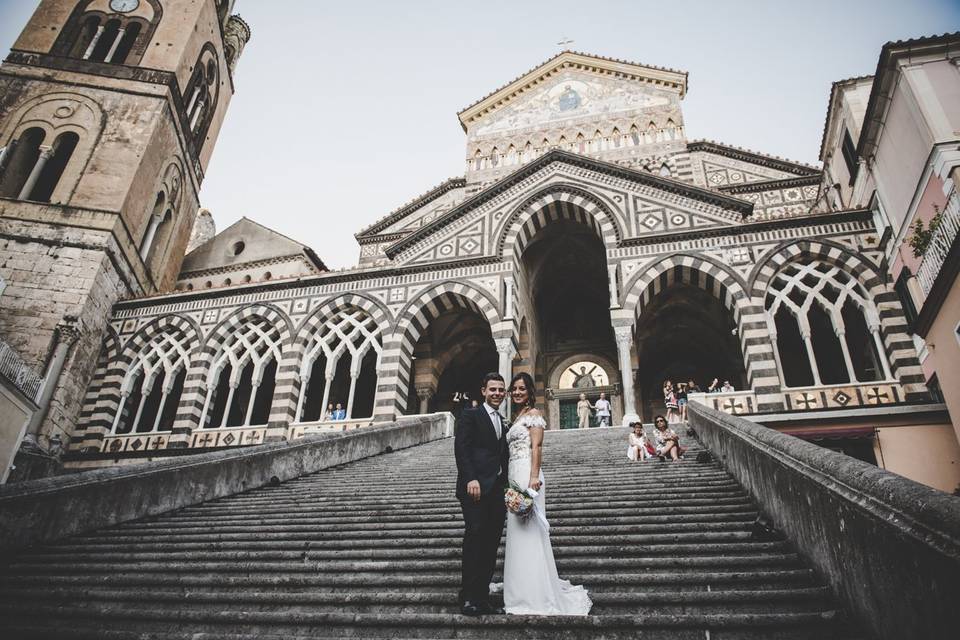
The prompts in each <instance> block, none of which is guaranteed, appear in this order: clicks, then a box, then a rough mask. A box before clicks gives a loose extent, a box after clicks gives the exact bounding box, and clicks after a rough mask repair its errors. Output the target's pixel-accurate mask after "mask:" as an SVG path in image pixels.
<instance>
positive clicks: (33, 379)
mask: <svg viewBox="0 0 960 640" xmlns="http://www.w3.org/2000/svg"><path fill="white" fill-rule="evenodd" d="M0 376H3V377H4V378H6V379H7V380H9V381H10V383H11V384H12V385H13V386H14V387H16V388H17V389H19V390H20V392H21V393H22V394H23V395H25V396H27V398H29V399H30V400H31V401H32V402H34V403H36V402H37V399H38V398H39V397H40V389H41V388H42V387H43V376H41V375H40V374H39V373H37V372H36V371H34V370H33V369H32V368H30V367H29V366H28V365H27V363H26V362H24V361H23V359H22V358H21V357H20V354H18V353H17V352H16V351H14V349H13V347H11V346H10V345H8V344H7V343H6V342H4V341H2V340H0Z"/></svg>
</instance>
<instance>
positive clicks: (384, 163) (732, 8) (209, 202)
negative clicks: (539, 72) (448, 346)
mask: <svg viewBox="0 0 960 640" xmlns="http://www.w3.org/2000/svg"><path fill="white" fill-rule="evenodd" d="M36 4H37V2H36V0H0V49H2V50H3V51H4V52H5V51H6V50H8V49H9V47H10V45H11V44H12V43H13V41H14V40H15V38H16V36H17V34H18V33H19V31H20V29H21V28H22V26H23V25H24V24H25V23H26V20H27V18H28V17H29V15H30V14H31V13H32V11H33V8H34V7H35V6H36ZM235 11H236V12H237V13H239V14H240V15H242V16H243V18H244V19H245V20H246V21H247V22H248V23H249V24H250V26H251V29H252V31H253V37H252V39H251V41H250V43H249V44H248V45H247V47H246V50H245V51H244V53H243V56H242V57H241V59H240V62H239V66H238V68H237V74H236V77H235V81H236V93H235V94H234V96H233V102H232V104H231V106H230V110H229V112H228V113H227V118H226V122H225V124H224V126H223V128H222V129H221V131H220V138H219V140H218V142H217V146H216V150H215V152H214V154H213V159H212V162H211V165H210V168H209V170H208V172H207V176H206V180H205V182H204V184H203V189H202V192H201V202H202V203H203V206H205V207H207V208H209V209H210V210H211V211H212V212H213V216H214V219H215V220H216V223H217V228H218V229H224V228H226V227H227V226H228V225H230V224H231V223H233V222H234V221H236V220H237V219H238V218H240V217H241V216H247V217H249V218H252V219H254V220H256V221H258V222H260V223H262V224H265V225H267V226H269V227H272V228H274V229H276V230H277V231H279V232H281V233H284V234H286V235H288V236H290V237H292V238H294V239H296V240H299V241H300V242H303V243H305V244H307V245H310V246H311V247H313V249H314V250H315V251H316V252H317V254H318V255H320V257H321V258H323V260H324V261H325V262H326V263H327V265H328V266H330V267H331V268H338V267H347V266H351V265H354V264H356V261H357V258H358V255H359V247H358V246H357V244H356V242H355V240H354V239H353V234H354V233H355V232H356V231H359V230H360V229H361V228H363V227H364V226H366V225H368V224H369V223H371V222H373V221H374V220H376V219H377V218H380V217H381V216H383V215H385V214H387V213H388V212H390V211H391V210H393V209H395V208H397V207H399V206H400V205H402V204H404V203H406V202H408V201H409V200H411V199H412V198H414V197H415V196H417V195H418V194H421V193H423V192H425V191H427V190H428V189H430V188H431V187H432V186H434V185H436V184H439V183H440V182H442V181H444V180H446V179H447V178H449V177H452V176H455V175H462V174H463V169H464V155H465V151H464V144H465V138H464V133H463V130H462V129H461V128H460V124H459V122H458V121H457V116H456V113H457V111H459V110H460V109H462V108H463V107H466V106H467V105H469V104H471V103H472V102H474V101H475V100H477V99H479V98H481V97H483V96H485V95H486V94H487V93H489V92H491V91H493V90H494V89H496V88H498V87H500V86H501V85H503V84H505V83H507V82H509V81H510V80H512V79H514V78H516V77H517V76H519V75H521V74H523V73H524V72H526V71H527V70H529V69H531V68H533V67H535V66H537V65H539V64H540V63H541V62H543V61H545V60H547V59H548V58H550V57H552V56H553V55H555V54H556V53H558V52H559V51H560V49H561V47H559V46H557V45H556V44H555V43H557V42H558V41H560V40H561V39H562V38H563V37H564V36H566V37H568V38H570V39H572V40H574V43H573V44H572V45H570V48H571V49H573V50H576V51H582V52H585V53H592V54H597V55H602V56H607V57H613V58H622V59H625V60H629V61H634V62H640V63H644V64H651V65H656V66H663V67H670V68H673V69H679V70H683V71H688V72H689V74H690V75H689V92H688V94H687V96H686V98H685V99H684V101H683V103H682V106H683V110H684V119H685V125H686V132H687V136H688V138H689V139H691V140H692V139H700V138H706V139H711V140H716V141H719V142H723V143H726V144H731V145H736V146H741V147H747V148H749V149H754V150H757V151H761V152H764V153H770V154H774V155H779V156H782V157H786V158H790V159H793V160H799V161H802V162H807V163H812V164H815V163H817V154H818V152H819V145H820V136H821V132H822V129H823V121H824V116H825V114H826V108H827V99H828V96H829V92H830V84H831V83H832V82H833V81H835V80H839V79H842V78H847V77H851V76H859V75H868V74H872V73H873V72H874V70H875V69H876V65H877V59H878V57H879V54H880V47H881V46H882V45H883V44H884V43H885V42H887V41H889V40H901V39H907V38H914V37H919V36H923V35H933V34H940V33H945V32H950V31H957V30H960V2H957V1H956V0H912V1H910V2H903V1H900V2H896V1H893V0H845V1H843V2H838V1H837V0H804V1H797V0H793V1H786V0H755V1H749V2H748V1H746V0H743V1H737V0H727V1H723V2H719V1H717V0H700V1H693V0H673V1H672V2H650V1H647V0H633V1H629V0H622V1H612V0H593V1H590V2H585V1H583V0H579V1H576V2H573V1H567V0H551V1H543V2H540V1H537V2H528V1H521V0H511V1H500V0H487V1H486V2H482V3H465V2H450V1H449V0H447V1H439V0H438V1H435V2H426V1H422V0H407V1H405V2H397V1H395V0H381V1H379V2H370V1H368V2H360V1H354V2H327V1H316V0H286V1H285V2H278V1H277V0H238V1H237V5H236V9H235Z"/></svg>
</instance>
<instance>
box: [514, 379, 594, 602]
mask: <svg viewBox="0 0 960 640" xmlns="http://www.w3.org/2000/svg"><path fill="white" fill-rule="evenodd" d="M510 397H511V399H512V400H513V407H514V412H515V420H514V423H513V425H512V426H511V427H510V430H509V431H507V444H508V446H509V447H510V464H509V470H508V477H509V479H510V482H512V483H515V484H516V485H517V486H518V487H520V488H521V489H526V488H528V487H529V488H531V489H534V490H536V491H537V492H538V494H537V497H536V498H535V499H534V512H533V513H532V514H531V515H530V516H529V517H527V518H526V519H523V518H520V517H519V516H516V515H514V514H512V513H507V548H506V554H505V556H504V565H503V603H504V609H506V612H507V613H513V614H532V615H580V616H582V615H586V614H587V613H588V612H589V611H590V607H591V606H592V605H593V603H592V602H591V601H590V597H589V596H588V595H587V590H586V589H584V588H583V587H581V586H573V585H571V584H570V582H569V581H567V580H561V579H560V576H559V575H557V565H556V563H555V562H554V559H553V548H552V547H551V546H550V525H549V524H548V522H547V518H546V512H545V500H544V491H543V489H544V487H543V472H542V471H541V470H540V463H541V461H542V459H543V449H542V446H541V445H542V444H543V430H544V428H545V427H546V426H547V423H546V421H545V420H544V419H543V416H541V415H540V412H539V411H537V410H536V409H535V408H534V405H535V404H536V392H535V390H534V386H533V378H531V377H530V375H529V374H527V373H518V374H517V375H515V376H514V377H513V380H511V381H510Z"/></svg>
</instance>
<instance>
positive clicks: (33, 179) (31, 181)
mask: <svg viewBox="0 0 960 640" xmlns="http://www.w3.org/2000/svg"><path fill="white" fill-rule="evenodd" d="M52 155H53V147H47V146H41V147H40V157H39V158H37V163H36V164H35V165H33V170H32V171H31V172H30V176H29V177H28V178H27V181H26V182H25V183H24V184H23V188H22V189H20V195H18V196H17V199H19V200H27V199H28V198H29V197H30V192H31V191H33V188H34V187H35V186H37V180H39V179H40V173H41V172H42V171H43V167H44V166H45V165H46V164H47V160H49V159H50V156H52Z"/></svg>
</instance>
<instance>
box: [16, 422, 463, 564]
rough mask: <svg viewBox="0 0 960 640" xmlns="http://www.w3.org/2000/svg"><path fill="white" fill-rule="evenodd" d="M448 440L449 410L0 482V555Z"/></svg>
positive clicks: (450, 425)
mask: <svg viewBox="0 0 960 640" xmlns="http://www.w3.org/2000/svg"><path fill="white" fill-rule="evenodd" d="M452 435H453V416H452V415H450V414H449V413H433V414H429V415H418V416H405V417H403V418H401V419H400V420H398V421H396V422H388V423H384V424H382V425H377V426H375V427H368V428H366V429H354V430H352V431H347V432H344V433H330V434H313V435H309V436H307V437H304V438H300V439H298V440H295V441H293V442H277V443H269V444H263V445H259V446H252V447H237V448H234V449H226V450H223V451H211V452H209V453H199V454H195V455H189V456H184V457H181V458H175V459H166V460H159V461H154V462H144V463H141V464H136V465H130V466H123V467H109V468H105V469H96V470H92V471H84V472H81V473H75V474H69V475H62V476H56V477H52V478H43V479H41V480H31V481H27V482H17V483H14V484H6V485H0V554H2V553H5V552H10V551H12V550H15V549H19V548H22V547H26V546H29V545H34V544H39V543H42V542H48V541H50V540H58V539H60V538H65V537H67V536H70V535H74V534H77V533H82V532H84V531H92V530H94V529H100V528H103V527H108V526H111V525H114V524H118V523H120V522H126V521H128V520H135V519H137V518H142V517H144V516H150V515H157V514H160V513H165V512H167V511H173V510H174V509H180V508H182V507H187V506H190V505H193V504H198V503H201V502H205V501H207V500H213V499H214V498H220V497H223V496H228V495H233V494H235V493H240V492H241V491H247V490H249V489H254V488H256V487H260V486H263V485H266V484H269V483H273V482H282V481H284V480H290V479H292V478H296V477H298V476H301V475H304V474H308V473H313V472H315V471H319V470H321V469H326V468H329V467H333V466H337V465H341V464H345V463H347V462H354V461H356V460H360V459H362V458H366V457H369V456H374V455H377V454H380V453H384V452H385V451H391V450H398V449H404V448H407V447H412V446H416V445H418V444H423V443H425V442H431V441H433V440H437V439H440V438H447V437H450V436H452Z"/></svg>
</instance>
